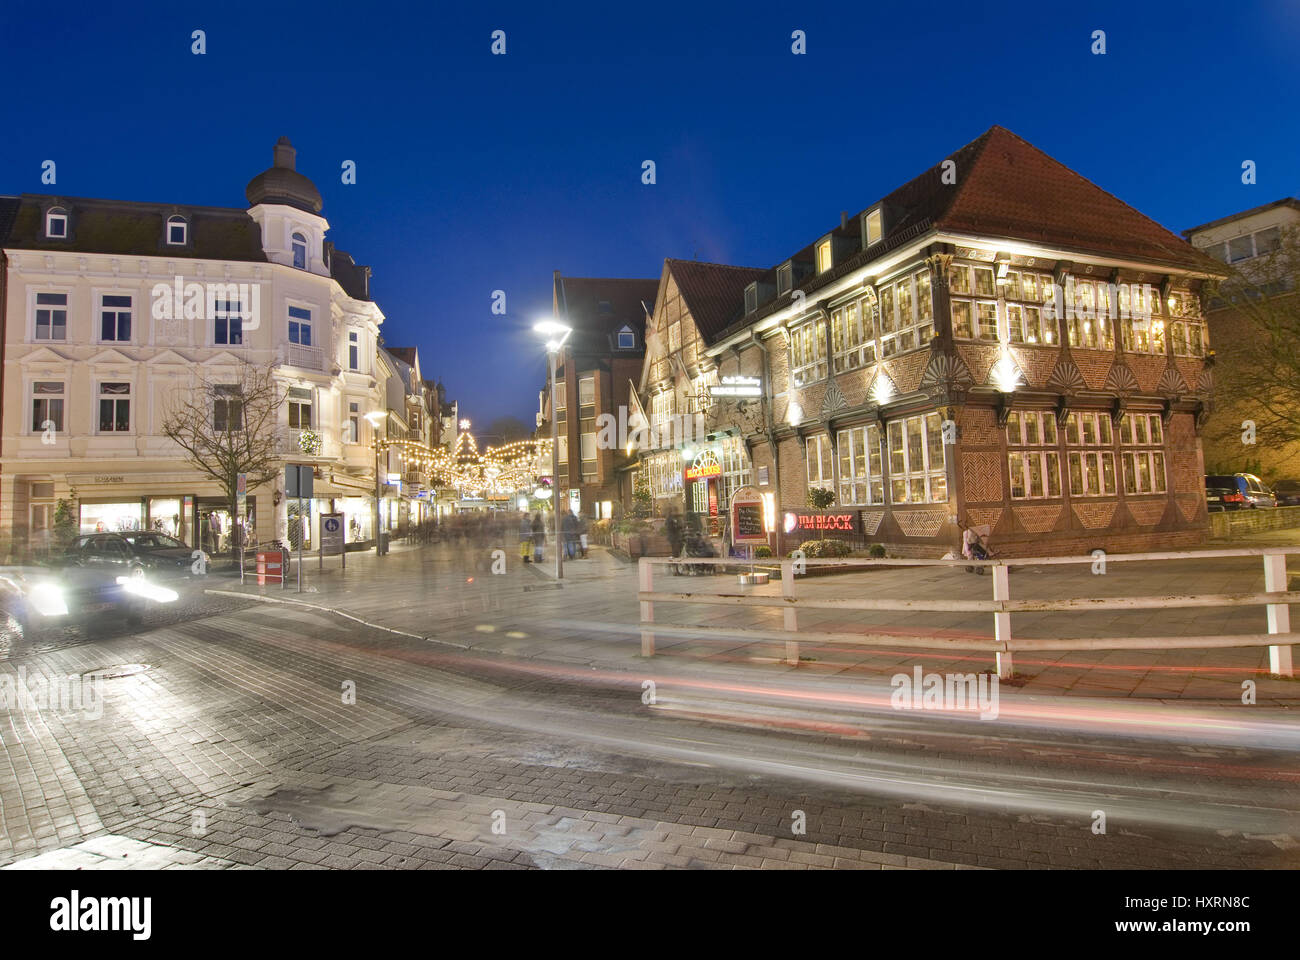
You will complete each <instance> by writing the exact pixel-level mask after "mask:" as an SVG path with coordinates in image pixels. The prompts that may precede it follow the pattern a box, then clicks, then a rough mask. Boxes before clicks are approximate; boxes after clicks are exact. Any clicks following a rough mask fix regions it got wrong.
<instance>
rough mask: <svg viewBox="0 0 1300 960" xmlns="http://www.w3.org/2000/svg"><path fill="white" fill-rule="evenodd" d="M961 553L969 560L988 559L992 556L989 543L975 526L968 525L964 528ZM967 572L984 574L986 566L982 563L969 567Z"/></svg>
mask: <svg viewBox="0 0 1300 960" xmlns="http://www.w3.org/2000/svg"><path fill="white" fill-rule="evenodd" d="M961 555H962V556H963V557H965V558H966V559H967V560H988V559H989V558H990V557H991V556H992V554H991V553H990V552H989V548H988V544H987V543H986V542H985V540H984V538H983V537H981V536H980V535H979V532H978V531H977V530H976V529H975V528H974V527H966V528H965V529H963V530H962V534H961ZM966 572H967V573H981V574H982V573H983V572H984V567H983V566H982V565H981V566H978V567H975V566H971V567H967V568H966Z"/></svg>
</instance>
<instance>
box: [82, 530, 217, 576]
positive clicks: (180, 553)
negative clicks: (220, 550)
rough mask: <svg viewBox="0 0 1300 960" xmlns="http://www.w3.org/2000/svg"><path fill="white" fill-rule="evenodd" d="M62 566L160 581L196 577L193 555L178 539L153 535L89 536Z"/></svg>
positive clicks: (85, 537)
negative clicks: (145, 577)
mask: <svg viewBox="0 0 1300 960" xmlns="http://www.w3.org/2000/svg"><path fill="white" fill-rule="evenodd" d="M63 562H64V565H65V566H74V567H89V568H91V569H96V570H102V571H104V572H110V571H111V572H113V573H115V574H127V575H131V576H145V575H147V576H149V577H150V578H151V579H159V580H166V579H175V578H179V577H190V576H193V575H195V574H194V551H193V550H192V549H191V548H190V547H188V546H186V545H185V544H184V543H183V542H181V541H180V540H177V539H176V538H175V537H171V536H168V535H167V534H165V533H155V532H152V531H140V532H132V533H91V534H86V535H85V536H82V537H78V538H77V542H76V543H75V544H74V545H73V547H72V549H71V550H70V551H69V552H68V553H67V554H66V555H65V556H64V558H63ZM199 569H204V568H202V567H200V568H199Z"/></svg>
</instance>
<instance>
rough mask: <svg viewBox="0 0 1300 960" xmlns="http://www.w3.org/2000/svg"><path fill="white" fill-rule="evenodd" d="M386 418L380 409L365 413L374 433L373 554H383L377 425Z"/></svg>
mask: <svg viewBox="0 0 1300 960" xmlns="http://www.w3.org/2000/svg"><path fill="white" fill-rule="evenodd" d="M387 419H388V413H387V412H385V411H382V410H371V411H370V412H369V413H367V414H366V422H367V423H369V424H370V429H371V431H372V432H373V433H374V435H375V556H376V557H382V556H383V555H384V551H383V545H382V543H381V541H380V539H379V523H380V519H379V516H380V510H379V507H380V501H381V500H382V499H383V490H384V488H383V481H382V480H381V478H380V476H379V425H380V424H381V423H383V422H384V421H385V420H387Z"/></svg>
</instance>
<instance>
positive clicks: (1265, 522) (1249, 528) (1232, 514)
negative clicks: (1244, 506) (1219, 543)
mask: <svg viewBox="0 0 1300 960" xmlns="http://www.w3.org/2000/svg"><path fill="white" fill-rule="evenodd" d="M1295 527H1300V507H1278V508H1277V509H1275V510H1269V509H1263V508H1261V509H1258V510H1224V511H1222V512H1220V513H1212V514H1210V536H1213V537H1231V536H1235V535H1237V534H1242V533H1256V532H1258V531H1261V530H1290V529H1293V528H1295Z"/></svg>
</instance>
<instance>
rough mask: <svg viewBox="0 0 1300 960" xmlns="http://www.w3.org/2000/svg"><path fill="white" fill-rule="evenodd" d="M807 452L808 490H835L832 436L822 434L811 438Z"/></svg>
mask: <svg viewBox="0 0 1300 960" xmlns="http://www.w3.org/2000/svg"><path fill="white" fill-rule="evenodd" d="M805 452H806V454H807V465H808V488H809V489H810V490H811V489H813V488H814V487H816V488H820V489H822V490H834V489H835V486H834V483H833V482H832V481H833V479H834V474H833V473H832V470H833V469H834V467H833V465H832V463H831V438H830V435H829V434H825V433H820V434H818V435H817V436H815V437H809V438H808V440H807V441H806V443H805Z"/></svg>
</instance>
